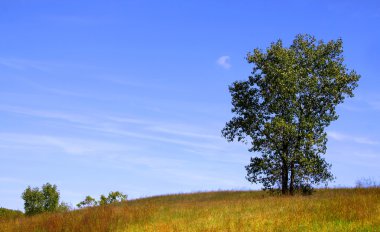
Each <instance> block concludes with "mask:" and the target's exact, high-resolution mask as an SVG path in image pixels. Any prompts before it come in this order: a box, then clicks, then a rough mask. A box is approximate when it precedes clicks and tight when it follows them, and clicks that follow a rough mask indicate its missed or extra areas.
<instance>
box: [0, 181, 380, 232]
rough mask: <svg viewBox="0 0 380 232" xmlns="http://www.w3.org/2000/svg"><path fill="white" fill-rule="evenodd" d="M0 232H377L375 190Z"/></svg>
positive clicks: (240, 196) (76, 218)
mask: <svg viewBox="0 0 380 232" xmlns="http://www.w3.org/2000/svg"><path fill="white" fill-rule="evenodd" d="M0 231H4V232H5V231H41V232H42V231H380V188H366V189H363V188H360V189H359V188H356V189H323V190H322V189H321V190H317V191H316V192H315V193H314V194H313V195H312V196H293V197H290V196H271V195H269V194H267V193H264V192H262V191H250V192H247V191H220V192H205V193H192V194H178V195H168V196H157V197H149V198H143V199H138V200H132V201H128V202H126V203H123V204H119V205H111V206H105V207H94V208H86V209H81V210H74V211H71V212H67V213H51V214H42V215H37V216H33V217H24V216H21V217H16V218H3V219H1V218H0Z"/></svg>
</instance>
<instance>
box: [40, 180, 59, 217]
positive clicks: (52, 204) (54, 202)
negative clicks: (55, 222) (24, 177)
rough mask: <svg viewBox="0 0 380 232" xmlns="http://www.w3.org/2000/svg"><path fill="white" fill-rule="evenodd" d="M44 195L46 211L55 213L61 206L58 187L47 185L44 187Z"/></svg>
mask: <svg viewBox="0 0 380 232" xmlns="http://www.w3.org/2000/svg"><path fill="white" fill-rule="evenodd" d="M42 194H43V195H44V211H46V212H54V211H56V210H57V208H58V206H59V192H58V190H57V186H56V185H51V184H49V183H46V184H44V185H43V186H42Z"/></svg>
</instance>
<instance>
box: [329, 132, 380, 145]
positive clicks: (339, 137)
mask: <svg viewBox="0 0 380 232" xmlns="http://www.w3.org/2000/svg"><path fill="white" fill-rule="evenodd" d="M327 134H328V137H329V138H331V139H334V140H336V141H341V142H354V143H358V144H364V145H379V144H380V142H379V141H375V140H372V139H370V138H366V137H359V136H352V135H348V134H343V133H339V132H335V131H330V132H328V133H327Z"/></svg>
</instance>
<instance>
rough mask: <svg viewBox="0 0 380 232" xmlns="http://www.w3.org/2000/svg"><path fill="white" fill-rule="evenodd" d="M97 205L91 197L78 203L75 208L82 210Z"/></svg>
mask: <svg viewBox="0 0 380 232" xmlns="http://www.w3.org/2000/svg"><path fill="white" fill-rule="evenodd" d="M97 204H98V202H97V201H96V200H95V199H94V198H92V197H91V196H86V198H85V199H84V200H83V201H81V202H79V203H78V204H77V207H78V208H84V207H93V206H96V205H97Z"/></svg>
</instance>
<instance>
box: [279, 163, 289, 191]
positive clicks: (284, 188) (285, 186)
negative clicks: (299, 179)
mask: <svg viewBox="0 0 380 232" xmlns="http://www.w3.org/2000/svg"><path fill="white" fill-rule="evenodd" d="M288 179H289V178H288V166H287V164H286V163H285V162H283V164H282V173H281V193H282V194H283V195H285V194H288Z"/></svg>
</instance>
